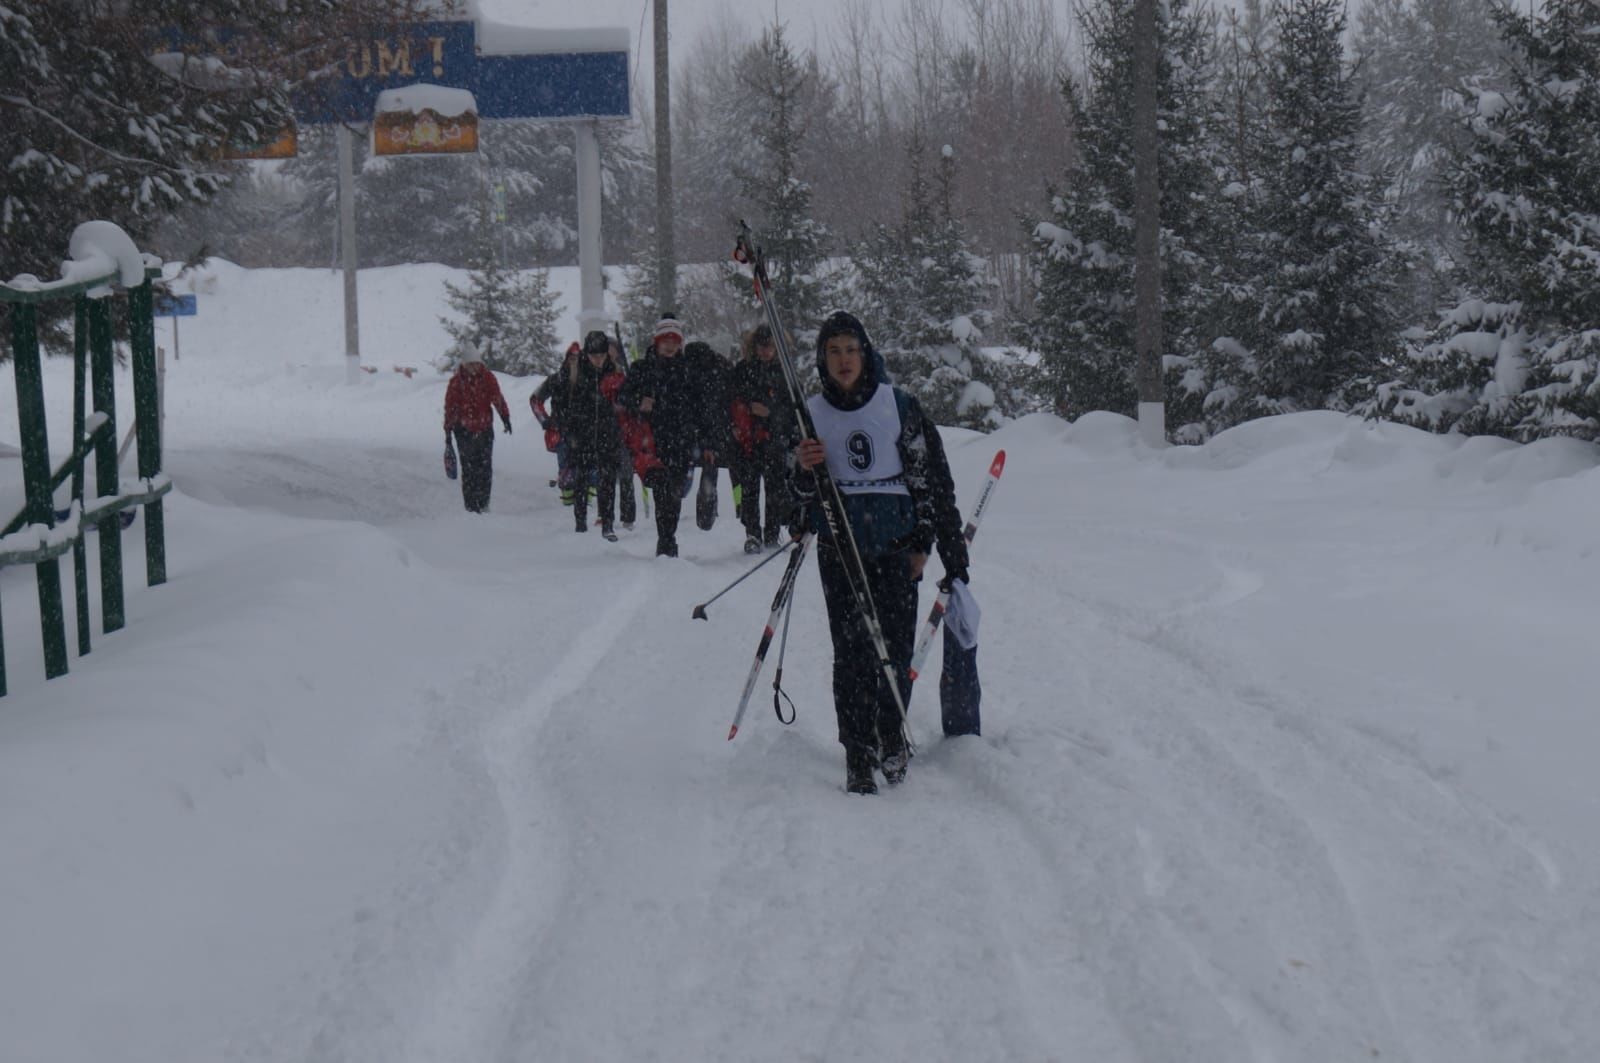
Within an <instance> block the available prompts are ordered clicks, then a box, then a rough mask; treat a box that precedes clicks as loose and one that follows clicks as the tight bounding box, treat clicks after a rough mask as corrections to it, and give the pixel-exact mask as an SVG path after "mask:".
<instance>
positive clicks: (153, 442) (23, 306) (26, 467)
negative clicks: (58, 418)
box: [0, 259, 172, 695]
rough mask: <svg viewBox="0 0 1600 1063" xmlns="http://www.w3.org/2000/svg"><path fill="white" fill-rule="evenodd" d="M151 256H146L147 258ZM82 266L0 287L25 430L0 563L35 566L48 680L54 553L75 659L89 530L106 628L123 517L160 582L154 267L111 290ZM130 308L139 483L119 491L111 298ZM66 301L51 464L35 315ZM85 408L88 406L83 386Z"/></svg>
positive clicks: (60, 664)
mask: <svg viewBox="0 0 1600 1063" xmlns="http://www.w3.org/2000/svg"><path fill="white" fill-rule="evenodd" d="M149 261H150V260H148V259H147V260H146V262H147V263H148V262H149ZM82 272H83V271H82V270H75V271H72V275H71V276H70V278H66V279H62V280H59V281H48V282H40V281H37V280H35V279H34V278H32V277H26V276H23V277H17V278H14V279H13V280H12V281H11V282H9V283H0V302H3V303H7V304H9V305H10V311H11V365H12V368H13V370H14V372H15V374H16V387H17V422H18V425H19V427H20V429H21V433H22V439H21V450H22V478H23V486H24V491H25V498H26V502H25V503H24V505H23V507H22V510H21V511H20V512H19V513H17V515H16V516H15V517H13V518H12V519H11V521H10V522H9V523H8V524H6V525H5V527H4V529H3V530H0V568H3V567H5V566H8V565H23V564H31V565H33V566H34V572H35V573H36V577H37V582H38V589H39V617H40V622H41V625H40V626H41V628H42V630H43V634H44V640H43V641H44V669H45V676H46V678H49V679H54V678H55V677H56V676H58V675H64V674H65V673H66V671H67V632H66V611H65V608H64V606H63V602H62V598H61V593H62V591H61V569H60V558H61V556H62V555H63V554H65V553H67V552H68V551H69V550H70V551H71V552H72V571H73V579H74V588H75V591H76V596H77V597H76V605H77V610H76V612H77V628H78V631H77V635H78V654H79V656H82V655H84V654H87V653H88V652H89V593H90V591H89V571H88V570H89V564H88V544H87V543H86V542H85V540H84V536H85V535H86V534H87V532H88V530H89V529H90V528H94V529H96V530H97V532H98V539H99V549H100V614H101V627H102V630H103V631H104V632H107V633H109V632H112V631H116V630H118V629H119V628H121V627H122V626H123V624H124V622H125V619H126V615H125V610H124V605H123V573H122V528H123V522H122V514H123V512H124V511H125V510H131V509H133V508H134V507H143V509H144V521H143V524H144V542H145V578H146V580H147V582H148V583H149V585H150V586H152V587H153V586H155V585H156V584H158V583H164V582H166V578H167V552H166V528H165V522H164V519H163V514H162V503H161V497H162V496H163V495H165V494H166V493H167V492H168V491H170V490H171V489H172V483H171V481H170V480H169V479H167V477H166V475H165V474H164V473H163V472H162V471H161V423H160V415H159V410H158V403H159V399H158V398H157V385H156V344H155V317H154V309H155V308H154V283H153V282H154V279H155V278H156V277H157V276H158V275H159V273H160V270H159V268H158V267H154V266H149V265H148V264H147V266H146V268H145V270H144V273H145V277H144V282H143V283H142V284H140V285H139V286H138V287H136V288H131V289H120V288H118V283H119V280H120V279H121V277H122V272H121V270H120V269H119V268H117V267H115V266H113V267H112V268H110V269H109V271H94V270H91V272H96V274H97V275H95V276H89V277H84V276H81V275H79V274H81V273H82ZM124 298H125V299H126V300H127V304H128V325H129V344H130V347H131V353H132V358H131V361H132V368H133V408H134V431H135V434H136V438H137V447H138V482H137V483H136V484H133V485H131V486H130V487H129V488H127V489H124V488H123V487H122V485H121V482H120V480H119V473H118V469H117V409H116V406H117V397H116V351H115V347H114V341H113V337H112V321H111V309H112V300H114V299H124ZM67 301H70V302H71V303H72V304H73V374H72V380H73V395H72V439H73V446H72V451H71V453H70V455H69V456H68V457H67V459H66V461H65V462H64V463H63V464H62V465H61V466H60V467H59V468H57V469H54V470H52V469H51V468H50V436H49V432H48V430H47V426H46V423H45V402H44V374H43V366H42V363H41V360H40V351H39V311H40V308H41V307H45V306H47V305H48V304H60V303H63V302H67ZM86 384H87V385H88V386H87V391H88V392H89V400H90V401H92V402H93V413H92V415H91V414H89V413H87V412H86V411H85V390H86V388H85V385H86ZM91 457H92V458H93V460H94V469H95V476H94V480H95V497H94V498H93V499H92V500H89V501H86V500H85V498H84V490H85V484H84V480H85V475H84V466H85V464H86V463H87V462H88V461H89V460H90V458H91ZM69 479H70V480H71V483H72V487H71V491H72V501H71V504H70V506H69V508H68V509H67V511H66V516H65V517H64V518H60V517H59V516H58V513H57V511H56V507H55V492H56V491H57V490H58V489H59V488H60V487H61V485H62V484H64V483H66V482H67V481H68V480H69ZM5 693H6V665H5V632H4V626H3V623H0V695H4V694H5Z"/></svg>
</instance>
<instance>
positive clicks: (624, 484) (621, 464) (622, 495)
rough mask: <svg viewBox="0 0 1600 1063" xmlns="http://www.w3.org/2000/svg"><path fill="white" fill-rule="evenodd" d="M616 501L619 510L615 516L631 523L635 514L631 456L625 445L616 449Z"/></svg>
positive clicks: (623, 521) (625, 522) (626, 522)
mask: <svg viewBox="0 0 1600 1063" xmlns="http://www.w3.org/2000/svg"><path fill="white" fill-rule="evenodd" d="M617 502H618V508H619V509H620V510H621V512H620V513H618V514H617V516H619V517H621V518H622V523H624V524H632V523H633V522H634V520H635V518H636V516H637V514H636V512H635V510H634V506H635V504H636V500H635V498H634V495H633V456H632V455H631V454H629V453H628V448H627V447H626V446H623V447H619V448H618V450H617Z"/></svg>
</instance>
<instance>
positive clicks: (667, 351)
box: [619, 314, 721, 557]
mask: <svg viewBox="0 0 1600 1063" xmlns="http://www.w3.org/2000/svg"><path fill="white" fill-rule="evenodd" d="M653 335H654V339H655V342H654V343H652V344H651V346H650V349H649V350H648V351H646V352H645V355H644V357H643V358H641V359H639V361H637V362H635V363H634V364H633V366H632V367H631V368H630V369H629V371H628V379H627V381H626V383H624V384H623V386H622V391H621V393H620V395H619V399H620V400H621V404H622V406H623V407H625V408H626V409H628V410H630V411H633V412H636V413H638V414H639V415H640V416H641V417H643V418H644V419H645V420H647V421H649V423H650V429H651V432H652V434H653V435H654V438H655V457H656V458H657V459H659V460H660V462H661V465H660V467H659V468H655V469H652V470H651V471H650V473H649V474H648V479H647V480H646V482H645V486H647V487H649V488H650V489H651V491H652V492H653V493H654V495H655V499H656V556H658V557H677V556H678V516H679V514H680V513H681V511H682V508H683V490H684V483H685V482H686V481H687V480H688V478H689V476H690V472H691V470H692V469H693V468H694V466H695V465H696V464H700V463H703V464H706V465H715V464H716V460H717V455H716V450H715V448H714V447H706V446H704V441H706V440H715V439H719V438H721V436H720V431H721V426H720V425H718V424H715V423H713V421H712V419H711V417H710V415H709V413H708V411H707V408H706V403H705V401H704V395H703V394H702V391H703V387H704V382H703V381H702V380H701V379H700V377H699V375H698V374H697V373H696V372H695V371H694V367H693V366H691V365H690V364H689V363H688V362H687V361H686V360H685V359H684V357H683V354H682V352H683V339H684V327H683V322H681V321H679V320H678V319H677V318H676V317H675V316H673V315H672V314H665V315H663V316H662V318H661V320H659V321H657V322H656V325H655V328H654V330H653Z"/></svg>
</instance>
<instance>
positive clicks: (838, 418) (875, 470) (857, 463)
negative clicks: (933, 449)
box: [806, 384, 911, 495]
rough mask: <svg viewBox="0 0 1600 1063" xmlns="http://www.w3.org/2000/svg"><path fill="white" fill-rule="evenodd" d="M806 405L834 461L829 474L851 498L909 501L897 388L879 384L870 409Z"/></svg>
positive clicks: (818, 402) (817, 398)
mask: <svg viewBox="0 0 1600 1063" xmlns="http://www.w3.org/2000/svg"><path fill="white" fill-rule="evenodd" d="M806 405H807V406H808V407H809V408H810V410H811V421H812V423H813V424H815V425H816V426H817V438H818V439H820V440H821V441H822V445H823V447H824V449H825V450H826V452H827V455H828V472H829V474H830V475H832V476H833V482H834V483H836V484H838V485H839V490H840V491H842V492H844V493H845V494H887V495H909V494H910V493H911V492H910V490H909V489H907V487H906V480H905V466H904V465H903V464H902V463H901V461H900V446H899V442H900V410H899V408H898V406H896V404H895V401H894V388H892V387H890V386H889V385H887V384H879V385H878V389H877V391H875V392H874V393H873V395H872V398H870V399H868V400H867V402H866V405H864V406H862V407H861V408H860V409H856V410H841V409H839V408H837V407H836V406H834V405H833V404H832V403H830V402H829V401H828V400H827V399H825V398H823V397H822V396H821V395H813V396H812V397H811V398H810V399H808V400H807V402H806Z"/></svg>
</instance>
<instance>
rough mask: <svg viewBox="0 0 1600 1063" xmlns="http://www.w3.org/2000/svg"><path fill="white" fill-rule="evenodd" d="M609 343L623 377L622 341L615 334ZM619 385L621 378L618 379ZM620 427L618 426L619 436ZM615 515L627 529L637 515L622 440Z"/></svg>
mask: <svg viewBox="0 0 1600 1063" xmlns="http://www.w3.org/2000/svg"><path fill="white" fill-rule="evenodd" d="M608 342H609V343H610V345H611V364H612V366H613V367H614V368H615V369H616V371H617V372H618V373H619V374H621V375H622V376H623V377H626V376H627V375H628V352H627V351H625V350H624V349H623V347H622V341H621V340H618V339H617V338H616V337H615V336H611V337H608ZM618 385H619V387H620V385H621V380H619V381H618ZM620 433H621V427H620V425H619V427H618V434H619V437H620ZM617 510H618V512H617V516H618V517H620V518H621V519H622V526H623V527H624V528H627V529H629V530H632V528H633V521H634V518H635V517H636V516H637V515H638V499H637V498H636V497H635V496H634V493H633V459H632V456H631V455H630V454H629V453H628V444H627V443H626V442H623V443H621V444H619V445H618V447H617Z"/></svg>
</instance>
